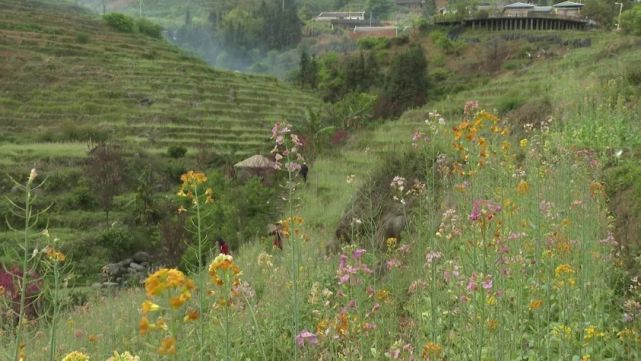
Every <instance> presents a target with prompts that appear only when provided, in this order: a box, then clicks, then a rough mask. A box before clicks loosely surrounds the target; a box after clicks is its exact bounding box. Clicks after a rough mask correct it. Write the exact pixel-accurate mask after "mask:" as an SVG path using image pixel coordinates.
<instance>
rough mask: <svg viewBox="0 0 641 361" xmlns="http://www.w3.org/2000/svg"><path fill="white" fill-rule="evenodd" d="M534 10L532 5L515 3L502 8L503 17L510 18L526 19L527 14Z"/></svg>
mask: <svg viewBox="0 0 641 361" xmlns="http://www.w3.org/2000/svg"><path fill="white" fill-rule="evenodd" d="M534 8H535V6H534V5H533V4H526V3H521V2H517V3H514V4H509V5H505V6H504V7H503V16H512V17H522V18H524V17H527V16H528V13H529V12H530V11H532V10H533V9H534Z"/></svg>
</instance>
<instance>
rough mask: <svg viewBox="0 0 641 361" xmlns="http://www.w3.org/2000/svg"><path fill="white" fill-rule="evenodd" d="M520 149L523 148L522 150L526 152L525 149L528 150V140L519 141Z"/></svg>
mask: <svg viewBox="0 0 641 361" xmlns="http://www.w3.org/2000/svg"><path fill="white" fill-rule="evenodd" d="M519 147H520V148H521V150H525V148H527V139H525V138H523V139H521V140H520V141H519Z"/></svg>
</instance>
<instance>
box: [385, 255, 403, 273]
mask: <svg viewBox="0 0 641 361" xmlns="http://www.w3.org/2000/svg"><path fill="white" fill-rule="evenodd" d="M385 264H386V265H387V270H388V271H390V270H391V269H392V268H396V267H400V266H401V261H399V260H398V259H396V258H392V259H390V260H388V261H387V262H385Z"/></svg>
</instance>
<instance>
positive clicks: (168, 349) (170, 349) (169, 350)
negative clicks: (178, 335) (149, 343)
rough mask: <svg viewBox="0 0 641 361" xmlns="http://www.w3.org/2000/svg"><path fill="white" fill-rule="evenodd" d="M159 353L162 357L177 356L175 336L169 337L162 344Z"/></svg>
mask: <svg viewBox="0 0 641 361" xmlns="http://www.w3.org/2000/svg"><path fill="white" fill-rule="evenodd" d="M158 353H159V354H161V355H175V354H176V339H175V338H174V337H173V336H167V337H165V338H163V339H162V341H161V342H160V347H159V348H158Z"/></svg>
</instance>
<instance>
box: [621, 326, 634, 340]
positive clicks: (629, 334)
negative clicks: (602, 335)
mask: <svg viewBox="0 0 641 361" xmlns="http://www.w3.org/2000/svg"><path fill="white" fill-rule="evenodd" d="M636 336H637V332H636V331H635V330H633V329H629V328H627V327H626V328H624V329H623V330H621V331H619V332H617V337H619V339H621V340H625V339H627V338H629V339H634V338H636Z"/></svg>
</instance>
